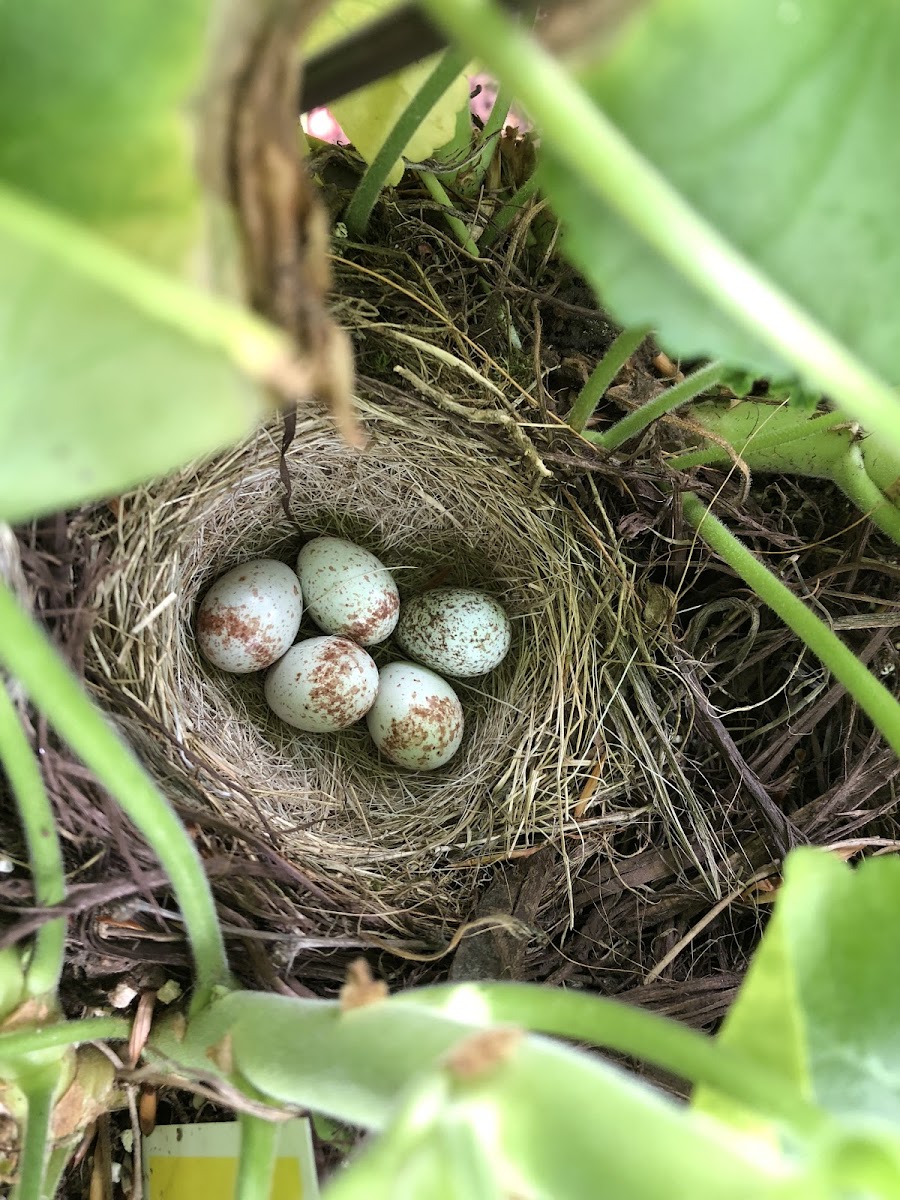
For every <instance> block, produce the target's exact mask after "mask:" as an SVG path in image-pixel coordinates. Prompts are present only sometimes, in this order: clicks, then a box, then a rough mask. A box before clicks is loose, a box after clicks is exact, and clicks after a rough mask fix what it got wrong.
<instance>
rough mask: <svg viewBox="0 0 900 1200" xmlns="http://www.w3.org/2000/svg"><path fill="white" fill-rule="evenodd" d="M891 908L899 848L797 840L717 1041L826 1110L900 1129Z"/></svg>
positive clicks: (898, 891)
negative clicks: (860, 852)
mask: <svg viewBox="0 0 900 1200" xmlns="http://www.w3.org/2000/svg"><path fill="white" fill-rule="evenodd" d="M898 912H900V859H898V858H896V857H885V858H877V859H871V860H869V861H868V862H865V863H863V864H862V865H861V866H859V867H858V868H857V869H856V870H853V869H851V868H850V867H848V866H847V865H845V864H844V863H843V862H841V861H840V860H839V859H837V858H835V857H834V856H832V855H830V854H827V853H825V852H824V851H816V850H797V851H794V853H793V854H792V855H791V856H790V858H789V859H788V860H787V863H786V868H785V882H784V886H783V888H782V890H781V893H780V894H779V897H778V903H777V906H776V910H775V914H774V916H773V918H772V920H771V922H770V924H769V927H768V929H767V930H766V933H765V935H764V937H763V940H762V943H761V945H760V948H759V950H758V951H757V953H756V955H755V957H754V959H753V962H752V964H751V967H750V970H749V972H748V975H747V978H746V981H745V983H744V986H743V987H742V989H741V992H740V994H739V996H738V999H737V1001H736V1002H735V1005H734V1007H733V1008H732V1010H731V1012H730V1013H729V1015H728V1018H727V1020H726V1022H725V1025H724V1027H723V1030H722V1033H721V1034H720V1039H721V1041H722V1043H723V1044H725V1045H727V1046H729V1047H731V1048H732V1049H735V1050H740V1051H741V1052H743V1053H744V1054H746V1055H750V1056H753V1057H755V1058H756V1059H757V1061H758V1062H760V1063H764V1064H765V1065H767V1066H768V1068H769V1069H770V1071H771V1072H772V1073H773V1074H777V1075H780V1076H781V1077H782V1078H783V1079H784V1080H785V1081H786V1082H788V1083H790V1084H791V1085H793V1086H795V1087H799V1088H800V1089H802V1090H803V1091H804V1092H805V1093H806V1094H807V1095H809V1096H810V1097H811V1098H812V1099H814V1100H815V1101H816V1103H817V1104H819V1105H821V1107H822V1108H824V1109H826V1110H827V1111H829V1112H831V1113H834V1114H836V1115H838V1116H843V1117H847V1118H851V1119H852V1120H853V1121H857V1122H861V1121H864V1120H865V1119H866V1118H878V1119H879V1121H883V1122H889V1123H891V1124H892V1125H895V1126H897V1127H898V1130H900V1020H898V1016H897V1014H898V1012H900V922H898V920H897V913H898Z"/></svg>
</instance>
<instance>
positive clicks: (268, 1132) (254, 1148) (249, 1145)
mask: <svg viewBox="0 0 900 1200" xmlns="http://www.w3.org/2000/svg"><path fill="white" fill-rule="evenodd" d="M239 1120H240V1126H241V1154H240V1158H239V1159H238V1177H237V1187H236V1188H235V1193H234V1196H235V1200H269V1196H270V1195H271V1192H272V1179H273V1178H274V1175H275V1155H276V1151H277V1149H278V1134H279V1132H280V1131H281V1126H280V1125H278V1124H276V1122H274V1121H264V1120H263V1119H262V1117H254V1116H251V1115H250V1114H249V1113H241V1115H240V1118H239Z"/></svg>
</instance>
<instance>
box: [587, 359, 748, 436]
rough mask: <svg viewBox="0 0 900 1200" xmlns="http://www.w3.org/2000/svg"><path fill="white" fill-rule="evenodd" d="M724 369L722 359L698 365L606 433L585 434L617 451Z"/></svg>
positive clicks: (709, 384) (715, 380)
mask: <svg viewBox="0 0 900 1200" xmlns="http://www.w3.org/2000/svg"><path fill="white" fill-rule="evenodd" d="M725 370H726V368H725V364H724V363H721V362H714V363H710V364H709V366H706V367H701V368H700V369H699V370H698V371H694V372H693V373H692V374H690V375H688V377H687V378H686V379H682V381H681V383H676V384H675V386H674V387H670V388H667V389H666V390H665V391H663V392H660V393H659V395H658V396H654V398H653V399H652V400H649V401H648V402H647V403H646V404H642V405H641V407H640V408H636V409H635V410H634V412H630V413H628V414H627V416H624V417H623V418H622V419H621V421H617V422H616V423H615V425H613V427H612V429H607V431H606V432H605V433H587V434H585V437H586V438H587V439H588V441H590V442H593V443H594V445H595V446H603V447H604V449H606V450H617V449H618V448H619V446H621V445H622V443H623V442H627V441H628V440H629V439H630V438H633V437H634V436H635V435H636V434H638V433H640V432H641V430H643V429H646V428H647V426H648V425H650V424H651V423H652V422H653V421H655V420H657V418H658V417H662V416H664V415H665V414H666V413H668V412H672V411H673V410H674V409H676V408H680V407H681V405H682V404H687V402H688V401H689V400H693V399H694V398H695V397H697V396H699V395H700V393H701V392H706V391H708V390H709V389H710V388H711V387H715V385H716V384H717V383H718V382H719V380H720V379H721V378H722V376H723V375H724V374H725Z"/></svg>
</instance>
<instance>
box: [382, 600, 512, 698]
mask: <svg viewBox="0 0 900 1200" xmlns="http://www.w3.org/2000/svg"><path fill="white" fill-rule="evenodd" d="M511 639H512V631H511V628H510V624H509V617H508V616H507V615H506V613H505V612H504V611H503V609H502V608H501V606H500V605H499V604H498V603H497V601H496V600H495V599H494V598H493V596H488V595H486V594H485V593H484V592H476V591H472V590H470V589H469V588H435V589H434V590H433V591H431V592H425V593H423V595H421V596H415V597H413V599H412V600H408V601H407V602H406V603H405V604H404V605H403V608H402V610H401V612H400V621H399V624H398V625H397V641H398V642H399V643H400V645H401V646H402V647H403V649H404V650H405V651H406V653H407V654H408V655H409V656H410V658H414V659H415V660H416V661H417V662H420V663H424V664H425V666H426V667H431V668H432V669H433V670H435V671H441V672H442V673H443V674H446V675H455V676H456V677H457V678H458V679H468V678H469V677H470V676H472V675H484V673H485V672H486V671H492V670H493V669H494V667H496V666H498V665H499V664H500V663H501V662H502V661H503V659H504V658H505V657H506V655H507V653H508V651H509V645H510V641H511Z"/></svg>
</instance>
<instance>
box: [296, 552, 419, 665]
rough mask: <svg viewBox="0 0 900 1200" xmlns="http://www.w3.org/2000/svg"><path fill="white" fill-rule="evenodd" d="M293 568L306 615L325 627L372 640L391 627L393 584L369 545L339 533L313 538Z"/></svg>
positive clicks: (395, 607) (363, 641) (395, 612)
mask: <svg viewBox="0 0 900 1200" xmlns="http://www.w3.org/2000/svg"><path fill="white" fill-rule="evenodd" d="M297 574H298V575H299V577H300V584H301V586H302V588H303V595H304V598H305V600H306V606H307V610H308V612H309V615H310V616H311V617H312V619H313V620H314V621H315V623H316V624H317V625H318V626H319V628H320V629H324V630H325V632H326V633H336V634H339V635H340V636H341V637H346V638H351V639H352V640H353V641H354V642H358V643H359V644H360V645H361V646H375V645H377V644H378V643H379V642H383V641H384V640H385V638H388V637H390V636H391V634H392V633H393V632H394V627H395V625H396V624H397V617H398V616H399V613H400V596H399V594H398V592H397V585H396V584H395V583H394V580H393V578H392V577H391V573H390V571H388V570H387V568H386V567H385V566H384V565H383V564H382V563H381V562H380V560H379V559H377V558H376V557H375V555H374V554H370V553H369V551H368V550H363V548H362V547H361V546H355V545H354V544H353V542H347V541H345V540H344V539H343V538H336V537H317V538H313V540H312V541H311V542H307V543H306V545H305V546H304V547H303V549H302V550H301V551H300V556H299V557H298V559H297Z"/></svg>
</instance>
